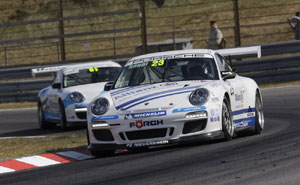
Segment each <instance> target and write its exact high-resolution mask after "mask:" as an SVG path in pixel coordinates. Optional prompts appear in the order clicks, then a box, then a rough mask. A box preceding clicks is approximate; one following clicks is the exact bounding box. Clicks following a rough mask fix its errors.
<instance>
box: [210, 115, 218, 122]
mask: <svg viewBox="0 0 300 185" xmlns="http://www.w3.org/2000/svg"><path fill="white" fill-rule="evenodd" d="M216 121H220V116H211V117H210V122H216Z"/></svg>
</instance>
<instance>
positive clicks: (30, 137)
mask: <svg viewBox="0 0 300 185" xmlns="http://www.w3.org/2000/svg"><path fill="white" fill-rule="evenodd" d="M45 137H46V136H10V137H0V140H1V139H15V138H21V139H33V138H45Z"/></svg>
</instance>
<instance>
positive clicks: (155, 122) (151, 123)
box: [129, 120, 164, 128]
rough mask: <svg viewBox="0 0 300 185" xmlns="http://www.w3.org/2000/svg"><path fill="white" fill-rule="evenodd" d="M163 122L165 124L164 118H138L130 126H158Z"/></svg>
mask: <svg viewBox="0 0 300 185" xmlns="http://www.w3.org/2000/svg"><path fill="white" fill-rule="evenodd" d="M163 124H164V121H163V120H152V121H143V120H137V121H136V122H131V123H130V124H129V126H130V128H131V127H136V128H143V127H151V126H157V125H163Z"/></svg>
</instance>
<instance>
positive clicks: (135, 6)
mask: <svg viewBox="0 0 300 185" xmlns="http://www.w3.org/2000/svg"><path fill="white" fill-rule="evenodd" d="M155 2H156V3H155ZM0 5H1V6H0V7H1V12H3V13H0V21H1V24H0V33H1V34H0V67H1V66H2V67H5V66H16V65H24V64H31V65H32V64H36V65H38V64H41V63H57V62H63V61H66V62H71V61H73V60H79V59H81V60H86V61H88V60H90V59H94V58H103V59H120V58H128V57H129V56H134V55H136V54H137V52H136V47H137V46H139V45H141V44H143V45H144V46H145V45H146V44H147V45H148V44H149V43H153V42H162V41H164V40H168V39H172V40H174V41H175V39H179V38H192V39H193V48H205V47H206V40H207V38H208V33H209V29H210V28H209V25H208V22H209V21H210V20H216V21H217V23H218V25H219V28H220V29H221V30H222V32H223V34H224V36H225V38H226V40H227V46H228V47H234V46H238V45H242V46H245V45H260V44H264V43H272V42H283V41H289V40H293V39H294V34H293V31H292V30H291V29H290V27H289V25H288V23H287V21H286V19H287V18H290V17H291V16H293V15H294V14H295V12H296V11H299V10H298V7H299V5H300V0H292V1H284V0H276V1H273V0H265V1H261V0H210V1H206V0H188V1H181V0H168V1H164V0H111V1H98V0H80V1H79V0H26V1H20V0H12V1H1V2H0ZM143 10H144V11H143ZM36 17H39V19H38V20H37V19H36ZM173 49H176V44H174V48H173Z"/></svg>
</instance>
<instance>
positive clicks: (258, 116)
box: [254, 92, 265, 134]
mask: <svg viewBox="0 0 300 185" xmlns="http://www.w3.org/2000/svg"><path fill="white" fill-rule="evenodd" d="M264 125H265V118H264V111H263V104H262V100H261V97H260V95H259V93H258V92H257V93H256V98H255V125H254V133H255V134H261V133H262V131H263V129H264Z"/></svg>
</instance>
